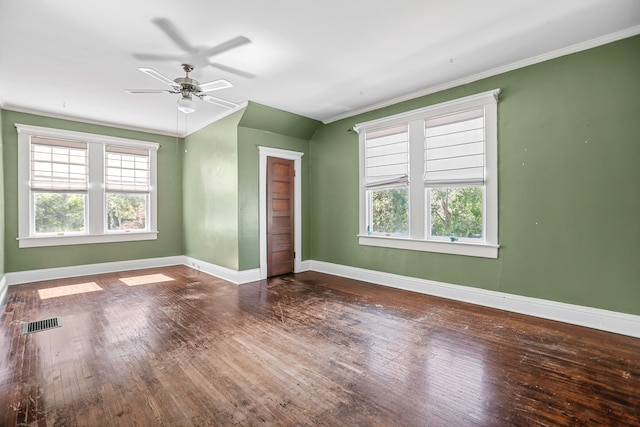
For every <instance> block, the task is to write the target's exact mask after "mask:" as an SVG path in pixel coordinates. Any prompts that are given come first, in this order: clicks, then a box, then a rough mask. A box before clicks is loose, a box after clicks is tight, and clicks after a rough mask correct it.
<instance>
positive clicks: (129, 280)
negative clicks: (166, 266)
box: [120, 274, 173, 286]
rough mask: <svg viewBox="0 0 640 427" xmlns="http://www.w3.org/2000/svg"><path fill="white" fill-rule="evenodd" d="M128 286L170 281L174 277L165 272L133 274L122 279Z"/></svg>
mask: <svg viewBox="0 0 640 427" xmlns="http://www.w3.org/2000/svg"><path fill="white" fill-rule="evenodd" d="M120 281H121V282H123V283H124V284H125V285H127V286H138V285H148V284H151V283H160V282H169V281H173V279H172V278H171V277H169V276H165V275H164V274H149V275H147V276H133V277H125V278H122V279H120Z"/></svg>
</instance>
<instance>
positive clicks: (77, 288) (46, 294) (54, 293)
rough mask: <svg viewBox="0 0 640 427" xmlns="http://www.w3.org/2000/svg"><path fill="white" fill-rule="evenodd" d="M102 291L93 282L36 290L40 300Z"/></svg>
mask: <svg viewBox="0 0 640 427" xmlns="http://www.w3.org/2000/svg"><path fill="white" fill-rule="evenodd" d="M101 290H103V289H102V288H101V287H100V286H98V285H97V284H96V283H95V282H88V283H78V284H77V285H67V286H58V287H55V288H46V289H40V290H38V294H39V295H40V299H49V298H57V297H64V296H67V295H76V294H84V293H86V292H95V291H101Z"/></svg>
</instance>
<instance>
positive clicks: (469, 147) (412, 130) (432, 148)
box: [354, 89, 500, 258]
mask: <svg viewBox="0 0 640 427" xmlns="http://www.w3.org/2000/svg"><path fill="white" fill-rule="evenodd" d="M499 93H500V90H499V89H496V90H493V91H489V92H485V93H481V94H477V95H472V96H469V97H465V98H461V99H457V100H453V101H449V102H445V103H442V104H437V105H432V106H429V107H425V108H421V109H418V110H413V111H409V112H406V113H401V114H397V115H394V116H389V117H384V118H381V119H377V120H373V121H371V122H366V123H362V124H358V125H356V126H355V127H354V129H355V130H356V131H357V132H358V133H359V135H360V171H361V181H360V183H361V187H360V188H361V193H360V233H359V242H360V244H364V245H372V246H382V247H393V248H401V249H412V250H424V251H430V252H443V253H450V254H460V255H470V256H481V257H488V258H496V257H497V255H498V251H497V249H498V247H499V246H498V233H497V230H498V227H497V225H498V215H497V209H498V203H497V172H498V171H497V98H498V95H499ZM398 127H405V128H406V129H408V131H409V132H408V142H407V146H408V149H407V153H408V156H407V160H406V168H407V171H408V174H407V177H406V181H402V183H403V184H404V183H405V182H406V184H407V190H408V198H407V203H406V204H405V203H403V205H406V206H407V208H406V209H407V211H408V214H409V213H410V217H409V218H408V224H409V227H408V228H409V232H408V233H402V234H400V233H395V234H394V233H384V232H379V233H377V232H375V231H377V230H375V228H373V229H372V228H371V224H372V223H373V222H374V221H373V220H372V215H371V212H372V199H373V197H372V185H371V180H368V179H367V176H368V174H367V168H366V165H367V163H368V159H367V142H368V141H367V138H368V135H371V134H373V135H376V134H378V133H379V132H385V131H387V130H388V129H393V128H398ZM395 176H399V174H396V175H395ZM391 178H392V177H390V179H391ZM380 187H381V188H385V186H384V185H380ZM396 187H397V185H396ZM374 188H375V187H374ZM403 209H404V208H403ZM372 230H373V231H374V232H372Z"/></svg>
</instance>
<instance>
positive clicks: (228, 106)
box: [198, 95, 238, 108]
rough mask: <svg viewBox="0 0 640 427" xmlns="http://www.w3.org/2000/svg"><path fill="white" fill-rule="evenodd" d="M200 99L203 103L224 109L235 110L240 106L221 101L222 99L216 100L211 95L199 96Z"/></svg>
mask: <svg viewBox="0 0 640 427" xmlns="http://www.w3.org/2000/svg"><path fill="white" fill-rule="evenodd" d="M198 98H200V99H202V100H203V101H207V102H210V103H212V104H216V105H219V106H220V107H224V108H235V107H237V106H238V104H236V103H234V102H231V101H225V100H224V99H220V98H214V97H213V96H210V95H199V96H198Z"/></svg>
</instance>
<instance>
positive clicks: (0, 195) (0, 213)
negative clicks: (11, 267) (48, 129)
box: [0, 109, 5, 280]
mask: <svg viewBox="0 0 640 427" xmlns="http://www.w3.org/2000/svg"><path fill="white" fill-rule="evenodd" d="M2 116H3V112H2V110H1V109H0V280H1V279H2V276H3V275H4V273H5V263H4V162H3V160H2V159H3V155H2V152H3V151H4V148H3V145H4V144H3V143H2V141H3V138H2V131H1V129H2V122H3V120H2Z"/></svg>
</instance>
